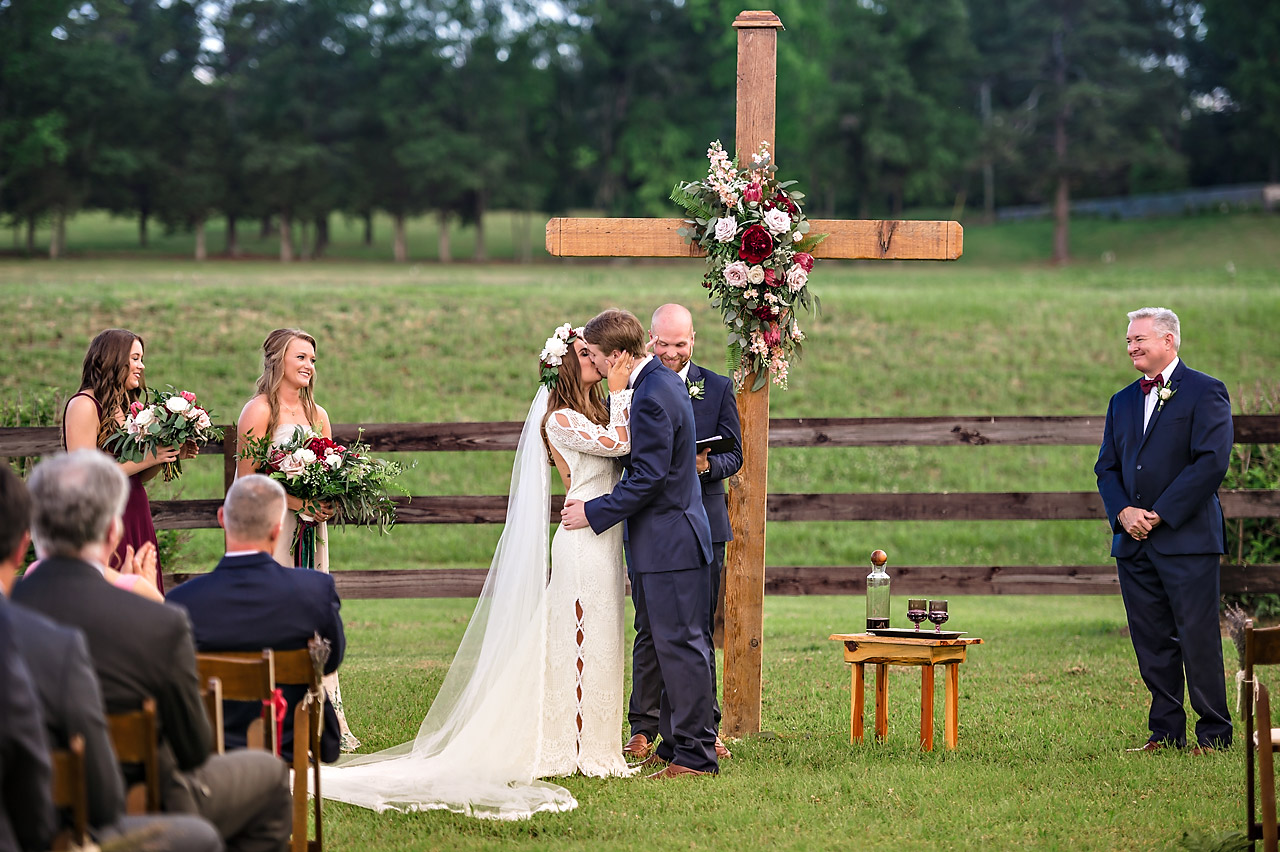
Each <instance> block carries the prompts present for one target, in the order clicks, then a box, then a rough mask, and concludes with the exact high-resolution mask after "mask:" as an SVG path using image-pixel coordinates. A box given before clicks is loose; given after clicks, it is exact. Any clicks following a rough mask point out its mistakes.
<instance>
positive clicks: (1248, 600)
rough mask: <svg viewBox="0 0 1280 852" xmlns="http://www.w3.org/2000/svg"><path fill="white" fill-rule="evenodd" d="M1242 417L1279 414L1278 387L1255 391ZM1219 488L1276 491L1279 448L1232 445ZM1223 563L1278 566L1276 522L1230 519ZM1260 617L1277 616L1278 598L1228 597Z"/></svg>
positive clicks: (1279, 474) (1243, 405) (1279, 521)
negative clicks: (1225, 473)
mask: <svg viewBox="0 0 1280 852" xmlns="http://www.w3.org/2000/svg"><path fill="white" fill-rule="evenodd" d="M1240 409H1241V412H1242V413H1244V414H1277V413H1280V387H1276V386H1273V387H1272V388H1271V389H1270V391H1266V390H1264V389H1263V388H1262V386H1261V385H1259V386H1258V387H1257V389H1256V390H1255V392H1254V395H1253V398H1252V399H1251V400H1249V401H1245V402H1242V403H1241V406H1240ZM1222 487H1223V488H1267V489H1277V488H1280V446H1277V445H1275V444H1236V445H1235V446H1234V447H1232V448H1231V464H1230V466H1229V467H1228V468H1227V475H1226V477H1225V478H1224V479H1223V481H1222ZM1226 528H1227V554H1226V557H1225V559H1226V560H1227V561H1229V562H1231V563H1233V564H1236V565H1277V564H1280V519H1276V518H1233V519H1231V520H1229V521H1227V525H1226ZM1226 598H1227V600H1228V601H1231V602H1238V603H1239V604H1240V605H1241V606H1243V607H1245V608H1246V609H1250V610H1252V611H1253V612H1254V613H1256V614H1257V615H1259V616H1261V617H1275V616H1278V615H1280V595H1277V594H1242V595H1228V596H1226Z"/></svg>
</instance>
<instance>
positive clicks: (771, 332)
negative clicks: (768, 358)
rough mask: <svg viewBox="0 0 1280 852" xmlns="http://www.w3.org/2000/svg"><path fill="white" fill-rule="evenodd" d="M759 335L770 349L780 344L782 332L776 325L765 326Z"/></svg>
mask: <svg viewBox="0 0 1280 852" xmlns="http://www.w3.org/2000/svg"><path fill="white" fill-rule="evenodd" d="M761 335H762V336H763V337H764V342H765V343H767V344H769V346H770V347H773V346H780V345H781V344H782V331H781V329H779V328H778V327H777V326H776V325H766V326H765V327H764V328H763V329H762V330H761Z"/></svg>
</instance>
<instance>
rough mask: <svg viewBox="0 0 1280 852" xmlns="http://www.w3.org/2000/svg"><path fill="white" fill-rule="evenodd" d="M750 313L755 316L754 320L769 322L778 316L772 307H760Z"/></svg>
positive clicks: (776, 310) (775, 309)
mask: <svg viewBox="0 0 1280 852" xmlns="http://www.w3.org/2000/svg"><path fill="white" fill-rule="evenodd" d="M751 313H753V314H755V316H756V319H762V320H771V319H775V318H776V317H777V316H778V309H777V308H775V307H774V306H773V305H761V306H760V307H758V308H756V309H755V310H754V311H752V312H751Z"/></svg>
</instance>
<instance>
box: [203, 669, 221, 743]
mask: <svg viewBox="0 0 1280 852" xmlns="http://www.w3.org/2000/svg"><path fill="white" fill-rule="evenodd" d="M203 680H204V689H202V690H200V700H201V701H203V702H204V714H205V715H206V716H208V717H209V730H210V731H211V732H212V733H213V753H214V754H226V751H227V736H226V731H224V730H223V729H222V724H223V723H222V679H221V678H216V677H211V678H207V679H203Z"/></svg>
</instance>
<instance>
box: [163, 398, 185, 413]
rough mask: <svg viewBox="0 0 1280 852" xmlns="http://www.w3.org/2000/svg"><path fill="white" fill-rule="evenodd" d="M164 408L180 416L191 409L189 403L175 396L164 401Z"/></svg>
mask: <svg viewBox="0 0 1280 852" xmlns="http://www.w3.org/2000/svg"><path fill="white" fill-rule="evenodd" d="M164 407H165V408H167V409H169V410H170V411H172V412H173V413H174V414H181V413H182V412H184V411H186V410H187V409H188V408H190V407H191V403H189V402H187V401H186V400H185V399H183V398H182V397H180V396H177V395H176V394H175V395H174V396H171V397H169V398H168V399H166V400H165V401H164Z"/></svg>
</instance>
